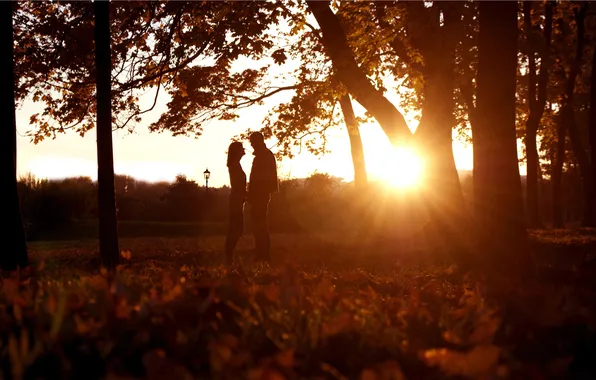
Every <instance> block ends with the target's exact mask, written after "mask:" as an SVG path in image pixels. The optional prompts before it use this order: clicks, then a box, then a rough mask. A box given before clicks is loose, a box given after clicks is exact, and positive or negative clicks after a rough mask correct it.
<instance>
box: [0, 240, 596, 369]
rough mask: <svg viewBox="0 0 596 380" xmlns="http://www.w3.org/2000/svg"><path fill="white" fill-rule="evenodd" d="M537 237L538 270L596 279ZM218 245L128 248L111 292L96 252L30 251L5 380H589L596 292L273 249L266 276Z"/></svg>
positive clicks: (406, 258)
mask: <svg viewBox="0 0 596 380" xmlns="http://www.w3.org/2000/svg"><path fill="white" fill-rule="evenodd" d="M532 236H533V241H534V244H535V246H536V247H537V251H538V252H539V253H541V255H540V257H539V259H540V265H543V266H555V267H565V266H566V267H569V268H571V269H573V268H577V266H578V265H579V266H582V265H591V264H590V263H591V262H592V261H591V260H592V259H591V255H593V254H594V252H595V250H594V244H595V242H596V237H595V234H594V233H593V231H586V230H577V231H550V232H534V233H532ZM222 245H223V237H217V236H214V237H199V238H197V237H195V238H134V239H121V249H122V257H123V264H122V265H121V266H120V267H119V269H118V273H117V275H116V276H114V277H110V276H108V275H107V274H106V273H101V271H99V270H98V268H99V261H98V259H97V256H98V247H97V241H95V240H86V241H73V242H35V243H31V244H30V250H31V257H32V261H33V262H34V265H35V266H36V267H37V270H36V272H35V275H34V276H32V277H30V278H28V279H20V280H19V279H16V278H5V279H3V281H2V288H1V290H0V337H1V343H0V366H1V369H2V375H0V378H2V377H4V378H7V379H8V378H15V379H23V378H24V379H63V378H73V379H79V378H80V379H94V378H110V379H116V378H118V379H123V378H127V379H129V378H150V379H158V378H159V379H166V378H167V379H193V378H198V379H206V378H213V379H244V378H246V379H271V380H273V379H276V380H277V379H363V380H364V379H404V378H407V379H441V378H450V377H452V378H475V379H498V378H512V379H545V378H578V379H579V378H581V379H583V378H585V379H588V378H596V333H595V330H594V328H595V327H596V323H595V322H596V314H595V313H596V286H594V285H595V284H596V281H594V282H592V283H590V282H585V281H584V282H581V283H577V284H574V283H573V282H571V283H567V284H554V283H545V282H535V281H528V282H527V283H526V284H523V285H522V286H519V284H516V286H515V287H514V288H512V291H511V292H510V294H511V296H510V297H509V298H506V299H502V298H501V299H493V298H491V297H490V296H489V294H492V292H491V290H492V289H490V286H494V285H489V284H486V283H483V282H482V281H481V280H477V279H476V280H474V279H471V278H468V279H462V278H460V277H459V276H457V275H455V273H454V267H453V266H452V265H451V264H450V263H449V262H448V261H446V260H444V259H440V258H437V257H435V256H434V254H433V253H432V251H429V250H425V249H415V248H416V247H408V246H406V244H403V242H402V243H399V242H388V241H384V242H378V241H373V240H361V239H359V238H358V237H356V236H334V235H329V234H327V235H308V234H302V235H274V236H273V237H272V251H273V252H272V254H273V256H274V262H273V263H272V264H271V265H270V266H269V265H265V266H264V265H261V264H253V263H252V260H251V259H250V256H251V254H250V247H251V246H252V242H251V239H249V238H247V239H244V240H243V241H241V243H240V247H239V256H240V258H241V259H240V263H239V265H237V266H236V267H234V268H233V269H229V268H226V267H225V266H224V265H223V255H222V252H221V247H222ZM542 253H543V254H542ZM595 280H596V279H595ZM502 285H503V286H506V281H505V280H504V282H502Z"/></svg>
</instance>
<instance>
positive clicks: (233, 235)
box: [225, 200, 244, 264]
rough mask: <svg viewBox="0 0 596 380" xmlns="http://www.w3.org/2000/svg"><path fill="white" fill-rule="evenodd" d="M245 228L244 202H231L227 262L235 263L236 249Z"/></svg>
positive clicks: (226, 249) (226, 248)
mask: <svg viewBox="0 0 596 380" xmlns="http://www.w3.org/2000/svg"><path fill="white" fill-rule="evenodd" d="M243 227H244V201H237V200H230V214H229V220H228V234H227V236H226V247H225V251H226V262H227V263H228V264H232V262H233V261H234V249H235V248H236V244H238V240H240V237H241V236H242V230H243Z"/></svg>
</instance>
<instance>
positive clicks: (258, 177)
mask: <svg viewBox="0 0 596 380" xmlns="http://www.w3.org/2000/svg"><path fill="white" fill-rule="evenodd" d="M249 141H250V145H251V146H252V148H253V150H254V153H253V154H254V156H255V158H254V160H253V162H252V168H251V170H250V179H249V183H248V191H247V190H246V174H244V171H243V170H242V166H240V159H241V158H242V156H244V147H243V146H242V143H241V142H238V141H235V142H233V143H231V144H230V147H229V149H228V172H229V173H230V187H231V192H230V215H229V222H228V235H227V237H226V247H225V251H226V261H227V263H228V264H231V263H232V262H233V261H234V248H236V244H237V243H238V240H239V239H240V237H241V236H242V232H243V225H244V202H245V201H247V202H248V204H249V205H250V214H251V217H252V218H251V219H252V227H253V233H254V238H255V254H256V259H257V260H259V261H269V260H270V239H269V227H268V225H267V212H268V208H269V201H270V199H271V194H272V193H276V192H277V165H276V162H275V157H274V156H273V153H271V151H270V150H269V149H268V148H267V146H266V145H265V139H264V138H263V135H262V134H261V133H259V132H254V133H252V134H251V135H250V136H249Z"/></svg>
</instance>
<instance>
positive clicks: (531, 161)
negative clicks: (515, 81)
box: [523, 1, 553, 228]
mask: <svg viewBox="0 0 596 380" xmlns="http://www.w3.org/2000/svg"><path fill="white" fill-rule="evenodd" d="M544 7H545V17H544V32H543V38H544V42H545V46H544V48H543V51H542V53H541V63H540V74H539V75H538V78H537V76H536V59H535V52H534V51H533V50H530V52H529V53H528V114H529V115H528V120H527V121H526V134H525V146H526V167H527V175H526V202H527V210H528V223H529V225H530V226H531V227H534V228H542V227H543V225H542V221H541V217H540V208H539V206H538V202H539V201H538V199H539V195H538V180H539V177H540V166H539V165H540V162H539V156H538V149H537V141H536V135H537V133H538V126H539V125H540V122H541V120H542V116H543V114H544V108H545V106H546V95H547V86H548V70H549V67H550V45H551V35H552V21H553V4H552V2H550V1H549V2H547V3H546V4H545V5H544ZM523 9H524V22H525V24H526V29H527V33H531V31H532V29H534V26H533V25H532V18H531V10H532V2H531V1H524V8H523ZM537 87H538V88H537Z"/></svg>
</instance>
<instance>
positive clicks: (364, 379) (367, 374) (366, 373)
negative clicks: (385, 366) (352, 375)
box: [360, 368, 379, 380]
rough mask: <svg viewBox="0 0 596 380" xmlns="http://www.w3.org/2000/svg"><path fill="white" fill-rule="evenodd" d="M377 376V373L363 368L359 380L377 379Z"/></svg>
mask: <svg viewBox="0 0 596 380" xmlns="http://www.w3.org/2000/svg"><path fill="white" fill-rule="evenodd" d="M378 378H379V376H378V375H377V373H376V372H375V371H374V370H372V369H370V368H365V369H363V370H362V373H361V374H360V380H377V379H378Z"/></svg>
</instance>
